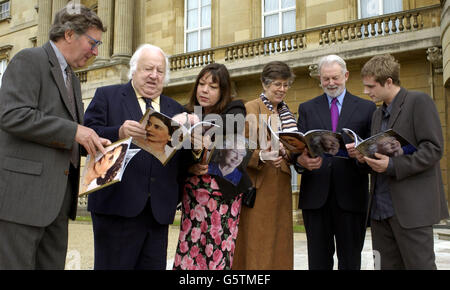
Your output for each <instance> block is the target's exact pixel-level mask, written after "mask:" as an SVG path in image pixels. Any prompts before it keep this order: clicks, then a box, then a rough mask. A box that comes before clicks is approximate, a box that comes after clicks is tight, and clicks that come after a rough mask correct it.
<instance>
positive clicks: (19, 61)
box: [0, 43, 83, 227]
mask: <svg viewBox="0 0 450 290" xmlns="http://www.w3.org/2000/svg"><path fill="white" fill-rule="evenodd" d="M72 84H73V87H74V94H75V98H76V106H77V111H78V120H80V121H81V120H83V103H82V99H81V88H80V83H79V81H78V78H77V77H76V76H75V75H74V76H73V79H72ZM74 119H75V118H74V116H73V114H72V113H71V112H70V110H69V97H68V94H67V89H66V86H65V83H64V78H63V74H62V71H61V67H60V65H59V62H58V60H57V58H56V55H55V52H54V51H53V48H52V47H51V45H50V43H46V44H45V45H44V46H42V47H37V48H31V49H24V50H22V51H20V52H19V53H17V54H16V55H15V56H14V58H13V59H12V60H11V62H10V63H9V65H8V67H7V69H6V72H5V75H4V77H3V85H2V87H1V89H0V128H1V129H0V166H1V167H0V219H2V220H6V221H12V222H16V223H20V224H26V225H32V226H40V227H42V226H47V225H49V224H50V223H51V222H52V221H53V220H54V219H55V218H56V216H57V215H58V213H59V211H60V209H61V206H62V203H63V199H64V195H65V193H66V186H67V181H68V176H69V166H70V150H71V148H72V145H73V143H74V139H75V134H76V130H77V123H76V122H75V121H74ZM77 146H78V145H77ZM71 178H73V180H72V183H71V184H73V187H74V188H73V193H74V198H73V203H72V210H71V213H70V217H71V218H75V214H76V206H77V198H76V196H77V193H78V174H72V175H71Z"/></svg>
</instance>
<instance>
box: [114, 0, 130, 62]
mask: <svg viewBox="0 0 450 290" xmlns="http://www.w3.org/2000/svg"><path fill="white" fill-rule="evenodd" d="M133 8H134V1H129V0H115V9H114V10H115V14H114V54H113V56H112V58H113V60H120V59H125V60H128V59H130V58H131V55H132V53H133Z"/></svg>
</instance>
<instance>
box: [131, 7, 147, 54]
mask: <svg viewBox="0 0 450 290" xmlns="http://www.w3.org/2000/svg"><path fill="white" fill-rule="evenodd" d="M135 2H136V4H135V5H136V6H135V7H134V11H136V12H135V15H134V43H133V51H135V50H136V49H137V48H138V46H139V45H141V44H144V43H145V9H146V5H145V3H146V2H147V1H146V0H136V1H135Z"/></svg>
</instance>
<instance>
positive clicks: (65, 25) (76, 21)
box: [49, 2, 106, 42]
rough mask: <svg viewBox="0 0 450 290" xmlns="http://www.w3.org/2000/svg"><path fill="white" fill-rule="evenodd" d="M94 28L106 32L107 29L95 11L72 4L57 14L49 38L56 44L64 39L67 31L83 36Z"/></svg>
mask: <svg viewBox="0 0 450 290" xmlns="http://www.w3.org/2000/svg"><path fill="white" fill-rule="evenodd" d="M92 27H95V28H97V29H99V30H101V31H103V32H105V31H106V27H104V26H103V23H102V21H101V20H100V18H99V17H98V16H97V14H95V12H94V11H93V10H91V9H89V8H87V7H86V6H83V5H81V4H76V3H72V2H71V3H69V4H67V6H65V7H64V8H63V9H61V10H60V11H58V12H57V13H56V15H55V19H54V21H53V24H52V26H51V28H50V31H49V38H50V40H51V41H54V42H56V41H58V39H60V38H63V37H64V35H65V33H66V31H67V30H73V31H74V32H75V33H76V34H77V35H82V34H84V33H86V31H88V30H89V28H92Z"/></svg>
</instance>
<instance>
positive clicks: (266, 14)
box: [261, 0, 359, 37]
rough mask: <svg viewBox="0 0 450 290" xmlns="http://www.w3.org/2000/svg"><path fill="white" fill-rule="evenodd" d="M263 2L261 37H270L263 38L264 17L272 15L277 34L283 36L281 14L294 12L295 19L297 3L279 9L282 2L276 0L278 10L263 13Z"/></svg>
mask: <svg viewBox="0 0 450 290" xmlns="http://www.w3.org/2000/svg"><path fill="white" fill-rule="evenodd" d="M264 1H265V0H261V15H262V31H261V34H262V37H270V36H265V32H266V29H265V18H266V16H271V15H274V14H278V33H277V34H283V13H285V12H289V11H295V15H296V17H297V3H295V2H294V3H295V5H294V6H292V7H289V8H281V1H282V0H278V8H279V9H278V10H274V11H270V12H265V11H264V6H265V5H264ZM358 1H359V0H358ZM296 29H297V28H296V27H295V29H294V31H295V30H296ZM272 36H273V35H272Z"/></svg>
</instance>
